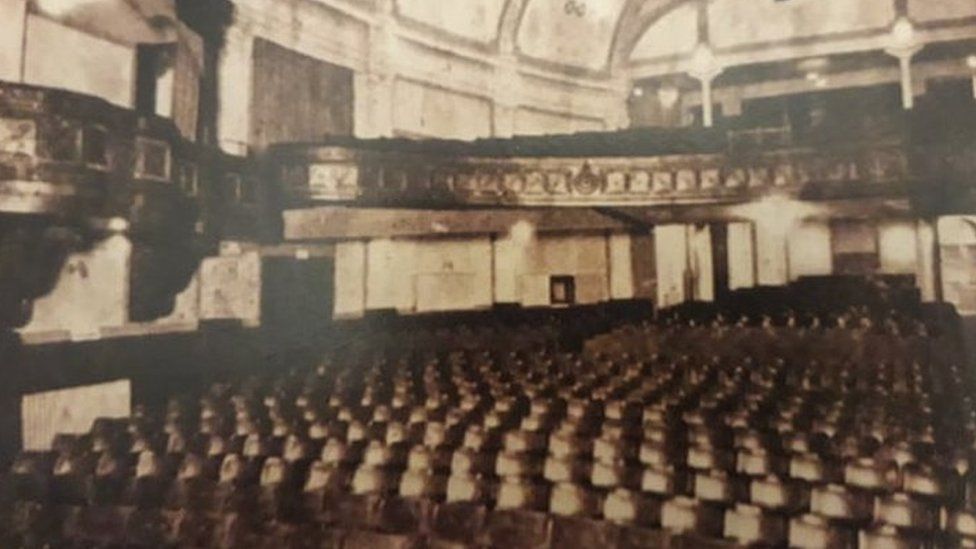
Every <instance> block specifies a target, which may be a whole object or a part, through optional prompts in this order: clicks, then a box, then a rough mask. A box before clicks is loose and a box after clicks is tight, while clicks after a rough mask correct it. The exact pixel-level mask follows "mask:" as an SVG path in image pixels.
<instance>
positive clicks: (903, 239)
mask: <svg viewBox="0 0 976 549" xmlns="http://www.w3.org/2000/svg"><path fill="white" fill-rule="evenodd" d="M917 241H918V234H917V232H916V230H915V221H912V220H904V221H885V222H882V223H881V224H879V225H878V255H879V256H880V260H881V272H882V273H884V274H912V275H913V274H915V272H916V270H917V268H918V249H917V248H918V247H917V245H916V243H917Z"/></svg>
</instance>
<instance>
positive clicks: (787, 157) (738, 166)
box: [277, 145, 911, 207]
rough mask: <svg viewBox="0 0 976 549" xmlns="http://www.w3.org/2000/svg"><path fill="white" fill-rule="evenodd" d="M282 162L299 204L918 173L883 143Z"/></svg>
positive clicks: (675, 194)
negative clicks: (746, 150) (617, 154)
mask: <svg viewBox="0 0 976 549" xmlns="http://www.w3.org/2000/svg"><path fill="white" fill-rule="evenodd" d="M302 155H304V160H302V159H301V157H302ZM277 165H278V173H279V177H280V181H281V183H282V185H283V187H284V188H285V190H286V192H287V193H288V194H289V197H290V198H291V200H292V201H293V203H298V204H302V203H304V204H307V203H331V202H355V203H364V204H385V203H396V202H401V203H427V204H451V205H483V206H489V205H497V206H584V207H594V206H624V205H631V206H672V205H677V204H702V203H726V202H741V201H747V200H750V199H754V198H756V197H758V196H763V195H765V194H768V193H770V192H775V193H781V194H787V195H791V196H795V197H798V198H799V197H806V198H814V199H816V198H818V197H822V198H827V197H836V196H867V195H878V194H881V195H886V194H891V193H894V194H898V193H902V192H904V191H903V189H904V184H905V183H906V182H907V181H908V180H909V179H910V177H911V176H910V173H909V170H908V160H907V155H906V151H905V150H904V148H902V147H900V146H883V145H876V146H866V147H855V148H849V149H845V150H842V151H832V152H814V151H810V150H782V151H770V152H766V153H761V154H758V155H738V154H735V155H731V154H729V155H727V154H686V155H668V156H658V157H625V158H603V157H597V158H573V157H569V158H553V157H547V158H485V157H465V156H459V157H456V158H444V157H443V156H434V155H423V154H402V153H393V152H383V153H380V152H374V151H364V150H352V149H341V148H320V149H313V150H308V151H304V152H302V153H300V155H299V157H298V158H295V157H294V156H292V157H290V158H287V159H286V158H281V159H278V161H277Z"/></svg>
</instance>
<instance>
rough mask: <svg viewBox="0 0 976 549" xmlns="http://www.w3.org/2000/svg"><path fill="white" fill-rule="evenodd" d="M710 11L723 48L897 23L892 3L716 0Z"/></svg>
mask: <svg viewBox="0 0 976 549" xmlns="http://www.w3.org/2000/svg"><path fill="white" fill-rule="evenodd" d="M939 1H941V0H939ZM932 3H938V2H932ZM708 9H709V14H708V15H709V17H708V21H709V37H710V42H711V44H713V45H714V46H716V47H720V48H725V47H732V46H742V45H745V44H760V43H767V42H775V41H780V40H792V39H802V38H805V37H809V36H815V35H830V34H840V33H849V32H856V31H864V30H871V29H881V28H884V27H886V26H887V25H889V24H891V22H892V21H894V19H895V2H893V1H892V0H857V1H853V2H852V1H851V0H793V1H791V2H773V1H772V0H770V1H768V2H766V1H763V2H756V1H755V0H715V1H714V2H711V3H710V4H709V8H708ZM743 14H748V17H744V16H743Z"/></svg>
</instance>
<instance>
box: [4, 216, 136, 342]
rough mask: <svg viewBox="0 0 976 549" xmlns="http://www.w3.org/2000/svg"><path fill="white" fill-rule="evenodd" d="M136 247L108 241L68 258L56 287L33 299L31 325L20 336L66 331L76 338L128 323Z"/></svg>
mask: <svg viewBox="0 0 976 549" xmlns="http://www.w3.org/2000/svg"><path fill="white" fill-rule="evenodd" d="M131 254H132V244H131V243H130V242H129V240H128V239H127V238H126V237H124V236H121V235H117V236H112V237H109V238H107V239H105V240H103V241H101V242H99V243H98V244H96V245H95V247H94V248H93V249H92V250H90V251H87V252H82V253H76V254H72V255H71V256H69V257H68V260H67V261H66V262H65V264H64V266H63V267H62V268H61V274H60V275H59V276H58V281H57V283H56V285H55V287H54V289H53V290H52V291H51V292H50V293H48V294H47V295H45V296H44V297H41V298H40V299H38V300H36V301H34V312H33V316H32V317H31V321H30V322H29V323H28V324H27V325H26V326H24V327H23V328H22V329H21V330H20V332H21V333H22V334H28V335H38V334H43V333H50V332H59V331H63V332H67V334H70V337H72V338H75V339H86V338H90V337H97V336H98V335H99V334H100V330H101V329H102V328H106V327H117V326H122V325H123V324H125V323H126V322H127V321H128V316H129V314H128V311H129V259H130V257H131Z"/></svg>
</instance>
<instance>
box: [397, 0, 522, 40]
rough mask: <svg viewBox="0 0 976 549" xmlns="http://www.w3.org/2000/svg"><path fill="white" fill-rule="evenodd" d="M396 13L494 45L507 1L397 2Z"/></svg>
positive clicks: (424, 0) (415, 0) (403, 0)
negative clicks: (397, 11)
mask: <svg viewBox="0 0 976 549" xmlns="http://www.w3.org/2000/svg"><path fill="white" fill-rule="evenodd" d="M397 9H398V10H399V13H400V15H402V16H403V17H405V18H407V19H412V20H414V21H418V22H421V23H424V24H426V25H430V26H432V27H435V28H437V29H440V30H443V31H445V32H448V33H451V34H454V35H456V36H461V37H463V38H468V39H471V40H475V41H477V42H491V41H492V40H494V39H495V36H496V35H497V33H498V22H499V20H500V19H501V16H502V11H503V10H504V9H505V0H465V1H464V2H456V1H455V2H444V1H443V0H398V2H397Z"/></svg>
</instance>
